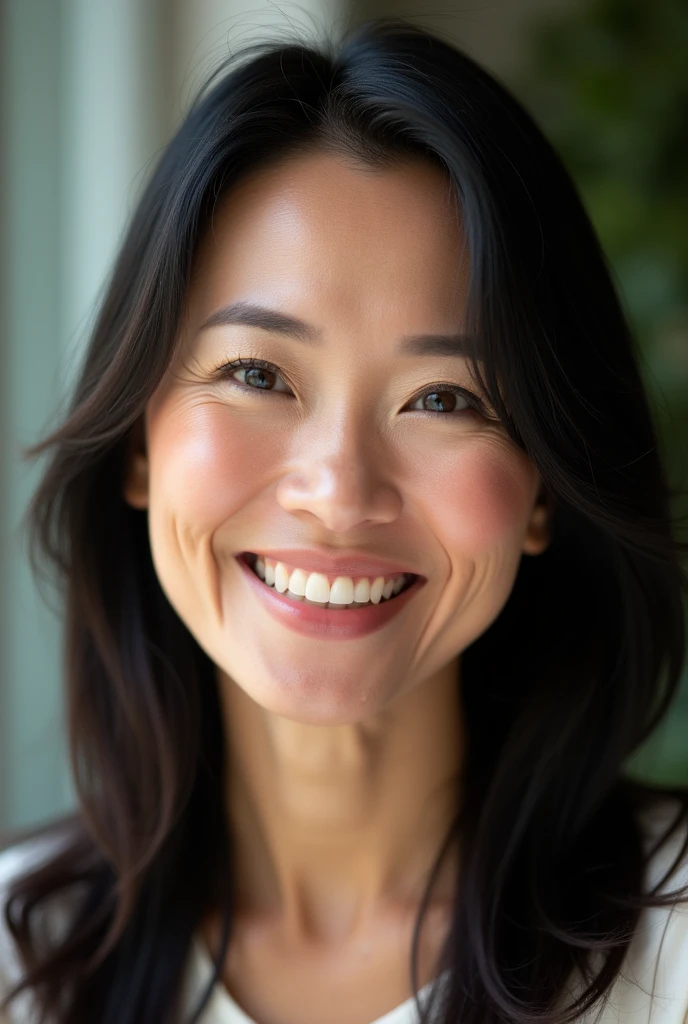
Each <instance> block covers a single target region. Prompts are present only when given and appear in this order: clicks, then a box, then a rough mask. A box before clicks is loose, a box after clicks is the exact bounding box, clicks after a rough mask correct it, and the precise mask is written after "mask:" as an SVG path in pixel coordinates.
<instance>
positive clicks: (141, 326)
mask: <svg viewBox="0 0 688 1024" xmlns="http://www.w3.org/2000/svg"><path fill="white" fill-rule="evenodd" d="M316 152H330V153H335V154H338V155H339V156H341V157H342V158H343V159H348V160H352V161H354V162H355V163H357V164H359V165H360V166H365V167H370V168H373V169H379V170H384V169H386V168H391V167H394V166H398V165H399V164H400V163H403V162H404V161H407V160H426V161H430V162H432V163H433V164H434V165H435V166H437V167H440V168H441V169H442V170H443V172H444V173H445V174H446V179H447V182H448V183H449V185H450V186H451V188H452V189H453V190H454V192H455V195H456V197H457V200H458V203H459V207H460V210H461V216H462V219H463V225H464V228H465V231H466V236H467V239H468V246H469V251H470V287H469V298H468V309H467V323H468V327H469V333H470V334H471V335H472V336H474V337H475V338H476V339H478V340H479V346H480V357H481V359H482V362H479V361H478V360H477V358H476V360H475V362H474V365H473V367H472V371H473V373H474V376H475V378H476V380H478V381H479V382H480V383H481V387H482V388H483V390H484V392H485V394H486V395H488V396H489V399H490V402H491V404H492V407H493V408H494V409H495V410H496V411H497V413H498V415H499V416H500V418H501V419H502V421H503V423H504V425H505V427H506V428H507V430H508V433H509V436H510V437H511V439H512V440H513V442H514V443H515V444H517V445H519V446H520V447H521V448H522V450H523V451H524V452H526V453H527V454H528V456H529V457H530V458H531V459H532V460H533V461H534V463H535V464H536V466H537V468H538V470H539V471H540V473H541V476H542V480H543V485H544V486H545V488H546V490H547V492H548V494H549V496H550V500H551V501H552V503H553V509H554V516H553V535H552V540H551V543H550V546H549V547H548V549H547V550H546V551H545V552H544V553H543V554H541V555H539V556H538V557H537V558H524V559H523V560H522V563H521V565H520V567H519V571H518V574H517V578H516V580H515V583H514V587H513V590H512V592H511V594H510V596H509V598H508V600H507V603H506V604H505V606H504V608H503V610H502V612H501V613H500V615H499V616H498V617H497V618H496V620H495V621H494V622H493V623H492V625H491V626H490V627H489V628H488V629H487V630H486V631H485V633H484V634H483V635H481V636H480V637H479V638H478V639H477V640H476V641H475V642H474V643H472V644H471V645H470V646H469V647H468V649H466V650H465V651H463V652H462V654H461V657H462V671H461V688H462V689H461V699H462V704H463V709H464V714H465V728H466V734H467V749H466V753H465V773H464V775H463V778H462V802H461V813H460V815H459V817H457V820H456V821H454V822H452V823H451V827H450V829H449V831H448V833H447V842H446V844H445V846H444V847H443V849H442V850H440V851H438V858H437V865H436V866H437V867H439V864H440V863H441V861H442V858H443V856H444V854H445V852H446V850H447V849H448V846H449V844H450V843H451V842H452V841H453V840H454V839H456V838H457V837H460V841H461V850H462V856H461V870H460V877H459V878H458V879H457V889H456V903H455V910H454V916H453V923H452V926H451V929H450V934H449V936H448V938H447V941H446V944H445V947H444V949H443V952H442V956H441V962H440V963H439V964H438V969H439V970H444V969H449V972H450V975H449V984H448V986H447V987H446V988H443V989H442V991H441V992H440V990H439V989H437V990H436V992H435V995H436V997H437V998H436V999H435V1000H434V1001H433V1003H431V1004H430V1007H429V1008H428V1014H430V1013H433V1014H434V1013H438V1014H439V1015H438V1016H437V1017H434V1016H433V1019H435V1020H437V1021H439V1022H441V1024H458V1022H459V1021H460V1022H461V1024H497V1022H499V1024H503V1022H505V1021H508V1022H514V1024H532V1022H533V1021H536V1020H537V1021H542V1022H543V1024H564V1022H567V1021H572V1020H574V1019H576V1018H577V1017H578V1016H579V1015H580V1014H581V1013H583V1012H584V1011H585V1010H587V1009H588V1007H591V1006H592V1005H593V1004H595V1003H597V1001H598V1000H601V999H602V997H604V995H605V993H607V992H608V990H609V988H610V986H611V984H612V982H613V980H614V979H615V978H616V976H617V975H618V973H619V971H620V967H621V964H622V961H623V958H624V955H625V953H626V950H627V948H628V945H629V943H630V940H631V938H632V936H633V934H634V932H635V929H636V926H637V923H638V919H639V915H640V913H641V911H642V909H643V908H644V907H650V906H660V905H668V904H670V903H672V902H673V901H674V900H675V899H676V898H677V894H676V893H673V894H672V893H669V894H667V893H665V894H664V895H662V894H660V893H659V892H658V891H657V889H658V887H655V889H653V891H652V892H647V891H645V870H646V867H647V863H648V853H647V850H645V849H644V846H643V834H642V829H641V826H640V822H639V817H638V815H639V813H640V812H641V811H643V810H644V809H646V808H651V807H652V806H654V805H655V804H656V803H657V802H658V801H660V800H661V799H664V798H667V797H670V798H672V799H675V800H676V807H677V812H676V815H675V817H674V820H673V821H671V822H670V823H669V827H668V828H667V829H666V830H665V833H664V835H663V836H662V837H661V838H662V839H664V838H666V839H668V838H669V836H671V835H673V834H674V832H675V831H676V829H677V828H678V827H679V825H680V824H681V823H685V821H686V819H687V818H688V790H686V789H685V788H680V787H677V788H674V789H666V788H665V789H662V788H660V787H658V786H653V785H651V784H649V783H647V782H646V783H642V782H640V781H639V780H637V779H634V778H632V777H631V776H630V775H629V774H628V772H627V770H626V763H627V761H628V759H629V758H630V756H631V755H632V754H633V753H634V751H636V750H637V749H638V748H639V746H640V745H641V744H642V743H643V741H644V740H645V739H646V737H648V736H649V734H650V733H651V732H652V731H653V730H654V729H655V727H656V726H657V724H658V723H659V722H660V721H661V719H662V718H663V716H664V715H665V714H666V712H667V710H668V709H669V707H670V705H671V703H672V700H673V697H674V695H675V693H676V690H677V686H678V683H679V679H680V675H681V670H682V667H683V665H684V661H685V655H686V632H685V597H686V592H687V581H686V574H685V572H684V569H683V568H682V557H683V556H684V555H685V553H686V549H687V547H688V545H686V544H685V543H682V542H681V541H680V540H679V538H678V530H677V526H678V524H677V522H676V521H674V520H672V511H671V501H672V498H673V496H674V495H673V493H672V490H671V489H670V487H669V483H668V481H667V478H666V472H665V468H664V465H663V462H662V458H661V456H660V452H659V448H658V439H657V434H656V431H655V427H654V425H653V421H652V417H651V413H650V409H649V406H648V399H647V396H646V393H645V390H644V387H643V383H642V380H641V376H640V372H639V353H638V352H637V351H636V345H635V342H634V339H633V337H632V334H631V331H630V329H629V325H628V323H627V320H626V318H625V315H624V312H623V309H622V305H621V303H620V300H619V297H618V296H617V294H616V292H615V288H614V284H613V281H612V277H611V274H610V271H609V269H608V266H607V264H606V261H605V257H604V254H603V252H602V251H601V247H600V244H599V242H598V239H597V238H596V235H595V232H594V230H593V228H592V226H591V224H590V221H589V219H588V217H587V215H586V212H585V210H584V208H583V206H582V204H581V201H580V199H579V197H578V194H577V192H576V189H575V187H574V185H573V183H572V181H571V179H570V177H569V175H568V174H567V172H566V170H565V168H564V166H563V165H562V163H561V161H560V159H559V158H558V156H557V155H556V153H555V151H554V150H553V148H552V147H551V145H550V144H549V143H548V142H547V140H546V139H545V138H544V137H543V135H542V133H541V132H540V130H539V129H538V127H537V126H536V124H535V123H534V121H533V120H532V119H531V117H530V116H529V115H528V114H527V113H526V112H525V111H524V109H523V108H522V106H521V105H520V104H519V103H518V102H517V101H516V100H515V99H514V98H513V97H512V95H511V94H510V93H509V92H508V91H507V90H506V89H505V88H504V87H503V86H502V85H501V84H499V82H498V81H496V80H495V79H494V78H493V77H492V76H491V75H490V74H488V73H487V72H486V71H485V70H483V69H482V68H481V67H480V66H479V65H478V64H477V63H476V62H475V61H473V60H471V59H469V58H468V57H467V56H466V55H465V54H463V53H462V52H460V50H458V49H457V48H455V47H454V46H452V45H450V44H449V43H447V42H445V41H442V40H441V39H440V38H438V37H436V36H434V35H433V34H431V33H430V32H428V31H426V30H424V29H421V28H418V27H416V26H414V25H412V24H410V23H407V22H406V21H404V20H401V19H389V18H386V19H375V20H373V21H369V22H367V23H366V24H364V25H363V26H361V27H359V28H357V29H355V30H352V31H349V32H348V33H347V34H345V36H344V38H343V39H342V40H340V41H339V42H337V43H332V42H326V43H323V44H320V45H316V44H315V43H312V42H307V41H299V40H298V39H295V40H294V39H283V40H277V41H275V40H272V41H267V42H262V43H257V44H256V43H253V44H251V45H249V46H245V47H244V48H243V49H241V50H239V51H238V52H237V53H235V54H233V55H232V56H231V57H230V58H229V59H228V60H227V61H226V62H225V63H224V64H223V66H222V68H221V69H220V70H219V71H217V72H216V73H215V74H214V75H213V76H212V77H211V79H210V80H209V82H208V83H207V87H206V88H205V89H204V90H202V91H201V93H200V94H199V96H198V97H197V99H196V101H195V102H194V103H193V105H192V107H191V109H190V112H189V113H188V116H187V117H186V119H185V121H184V123H183V124H182V125H181V127H180V128H179V130H178V131H177V133H176V135H175V136H174V138H173V139H172V141H171V142H170V144H169V145H168V147H167V148H166V150H165V151H164V153H163V154H162V157H161V159H160V161H159V164H158V165H157V168H156V169H155V171H154V173H153V175H152V178H151V180H150V182H149V184H148V185H147V187H146V189H145V193H144V195H143V198H142V199H141V201H140V203H139V205H138V208H137V209H136V212H135V214H134V216H133V219H132V221H131V224H130V227H129V230H128V233H127V235H126V237H125V239H124V242H123V244H122V247H121V251H120V253H119V256H118V258H117V261H116V264H115V266H114V271H113V274H112V276H111V280H110V282H109V286H108V288H107V292H106V294H105V296H104V299H103V301H102V305H101V308H100V311H99V316H98V318H97V322H96V324H95V328H94V330H93V333H92V337H91V339H90V344H89V346H88V348H87V351H86V353H85V357H84V360H83V364H82V365H81V367H80V372H79V375H78V379H77V382H76V385H75V388H74V392H73V394H72V396H71V399H70V404H69V408H68V410H67V411H66V413H65V415H64V418H63V420H62V422H61V423H60V425H59V426H58V427H57V428H56V429H55V430H54V431H53V432H52V433H50V434H49V435H48V436H47V437H45V438H44V439H43V440H42V441H41V442H40V443H38V444H36V445H34V446H33V447H31V448H29V449H27V450H26V452H25V455H26V456H27V457H36V456H37V455H39V454H41V453H43V452H48V453H49V460H48V462H47V465H46V468H45V471H44V474H43V476H42V479H41V482H40V485H39V487H38V488H37V490H36V492H35V495H34V497H33V501H32V503H31V506H30V509H29V513H28V516H27V523H28V525H29V528H30V541H31V547H30V554H31V562H32V566H33V569H34V572H35V574H36V577H37V578H40V577H41V573H42V572H43V571H44V570H45V568H46V567H47V568H48V569H49V572H48V576H49V578H50V579H51V580H54V581H56V582H57V584H58V586H59V589H60V594H61V596H62V597H63V598H64V603H65V629H66V658H65V684H66V703H67V713H68V729H69V742H70V751H71V764H72V771H73V776H74V780H75V786H76V790H77V794H78V804H79V806H78V811H77V812H76V813H75V814H74V815H72V816H70V818H69V819H68V820H65V821H63V822H61V823H59V827H56V829H55V836H56V837H57V835H58V833H59V844H58V845H59V848H57V847H56V849H55V850H54V851H53V852H52V853H51V855H50V857H49V858H48V859H47V861H45V862H44V863H43V864H42V865H41V866H40V867H39V868H37V869H35V870H32V871H30V872H25V873H24V875H23V876H22V877H21V878H20V879H18V880H16V881H15V883H14V885H13V887H12V892H11V897H10V898H9V900H8V903H7V905H6V907H5V920H6V924H7V926H8V928H9V929H10V932H11V934H12V936H13V937H14V940H15V941H16V943H17V947H18V949H19V950H20V951H21V955H22V958H23V960H24V965H25V969H26V977H25V980H24V983H23V985H22V986H20V987H18V988H17V990H16V991H21V990H22V988H28V989H30V990H31V991H32V993H33V995H34V997H35V999H36V1000H37V1003H38V1005H39V1006H40V1007H41V1008H42V1010H43V1011H44V1012H45V1013H46V1015H47V1014H50V1019H51V1020H54V1021H55V1022H58V1024H86V1022H88V1024H91V1022H92V1021H94V1020H98V1021H99V1022H101V1024H152V1022H155V1024H161V1022H167V1024H173V1022H179V1021H181V1020H182V994H181V978H182V976H183V967H184V964H185V963H186V962H187V957H188V954H189V950H190V943H191V940H192V936H193V934H194V931H195V929H196V927H197V926H198V924H199V922H200V920H201V918H202V916H203V914H204V912H206V911H207V910H208V908H211V907H220V908H224V914H225V916H224V922H225V928H224V936H223V943H222V949H221V950H220V954H219V956H218V960H217V963H216V965H215V966H216V970H215V974H214V975H213V978H212V979H211V985H212V983H214V982H215V980H216V979H217V977H218V976H219V971H220V965H221V963H222V959H223V957H224V953H225V950H226V948H227V942H228V939H229V936H230V934H231V926H232V914H233V894H232V887H231V882H230V880H229V879H228V877H227V865H231V863H232V860H231V855H232V850H231V843H230V839H229V835H228V830H227V828H226V823H225V819H224V814H225V811H224V801H223V792H224V790H223V782H224V771H225V753H224V745H223V744H224V739H223V734H222V731H221V727H220V726H219V725H218V723H219V722H220V721H221V714H220V706H219V700H218V694H217V690H216V681H215V675H214V669H215V666H214V665H213V664H212V662H211V660H210V659H209V657H208V656H207V655H206V654H205V653H204V651H203V650H202V649H201V648H200V646H199V645H198V643H197V642H196V640H195V639H194V637H193V636H192V635H191V634H190V632H189V630H188V629H187V628H186V626H185V625H184V623H183V622H182V621H181V620H180V619H179V618H178V616H177V614H176V612H175V611H174V609H173V608H172V607H171V605H170V604H169V602H168V600H167V598H166V596H165V594H164V593H163V590H162V588H161V586H160V584H159V582H158V579H157V576H156V573H155V570H154V566H153V562H152V558H151V551H150V545H149V537H148V528H147V517H146V514H145V512H143V511H141V510H136V509H133V508H132V507H131V506H129V505H128V504H127V503H126V502H125V500H124V498H123V468H124V464H125V453H126V451H127V445H128V442H129V440H130V438H131V436H132V432H133V431H134V430H135V429H136V425H137V424H138V423H140V421H141V418H142V416H143V413H144V409H145V407H146V403H147V401H148V399H149V397H150V396H151V394H152V393H153V391H154V389H155V388H156V386H157V384H158V382H159V381H160V380H161V378H162V375H163V374H164V372H165V370H166V368H167V366H168V365H169V364H170V360H171V358H172V355H173V351H174V346H175V339H176V337H177V329H178V325H179V321H180V315H181V311H182V307H183V303H184V301H185V296H186V294H187V289H188V284H189V280H190V274H191V271H192V267H193V261H194V256H195V253H196V251H197V248H198V245H199V240H200V238H201V236H202V235H203V233H204V231H205V230H206V228H207V227H208V225H209V222H210V219H211V217H212V214H213V210H214V207H215V205H216V203H217V202H218V200H219V198H220V197H221V196H223V195H224V194H226V193H227V192H228V191H229V190H230V189H232V188H233V187H234V186H235V185H236V184H237V183H238V182H239V181H240V180H241V179H242V178H244V177H247V176H250V175H252V174H255V173H256V172H257V171H258V170H259V169H260V168H261V167H263V166H267V165H276V164H278V163H279V162H280V161H281V160H283V159H285V158H287V157H290V156H293V155H298V154H308V153H316ZM44 581H45V577H44ZM45 831H46V835H48V834H49V833H50V831H51V830H49V829H46V830H45ZM684 854H685V843H684V845H683V849H682V851H681V856H683V855H684ZM678 859H679V858H678V857H677V858H676V863H677V862H678ZM434 877H435V875H433V877H432V878H431V880H430V882H429V885H428V889H427V893H426V897H425V899H424V901H423V903H422V905H421V908H420V911H419V915H418V921H417V923H416V932H415V934H414V942H413V949H412V955H411V963H410V970H411V984H412V987H413V990H414V992H415V991H417V988H418V986H417V983H416V959H417V938H418V930H419V926H420V922H421V920H422V915H423V913H424V910H425V906H426V901H427V899H428V898H429V896H430V892H431V889H432V885H433V883H434ZM666 877H667V878H668V877H669V873H667V876H666ZM61 895H62V896H67V895H70V896H71V897H72V898H73V907H74V910H73V913H72V915H71V917H70V919H69V921H68V924H67V927H66V928H65V930H64V932H63V933H62V934H61V936H60V939H59V942H58V941H53V942H52V943H48V944H47V945H46V944H45V943H43V942H39V941H38V935H39V928H38V922H39V921H40V920H41V918H42V915H43V914H44V913H46V912H47V911H48V910H49V906H50V903H51V901H52V900H53V899H55V898H57V897H59V896H61ZM685 895H686V894H685V893H682V896H683V897H684V898H685ZM574 970H580V971H582V972H583V975H584V977H585V980H586V985H585V986H584V989H583V990H582V992H581V994H580V996H579V997H578V999H577V1000H576V1002H575V1003H573V1004H572V1005H570V1006H564V1005H559V1004H560V1001H561V998H562V996H563V995H564V994H565V991H566V982H567V980H568V979H569V977H570V976H571V973H572V972H573V971H574ZM209 995H210V986H209V987H208V990H207V991H206V993H205V996H204V1000H203V1002H202V1003H201V1005H199V1006H198V1007H197V1008H196V1011H195V1013H194V1015H193V1017H192V1018H191V1021H189V1022H185V1024H192V1022H195V1021H198V1020H199V1018H200V1015H201V1012H202V1010H203V1007H204V1006H205V1005H206V1004H207V999H208V998H209ZM424 1019H425V1018H424Z"/></svg>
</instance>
